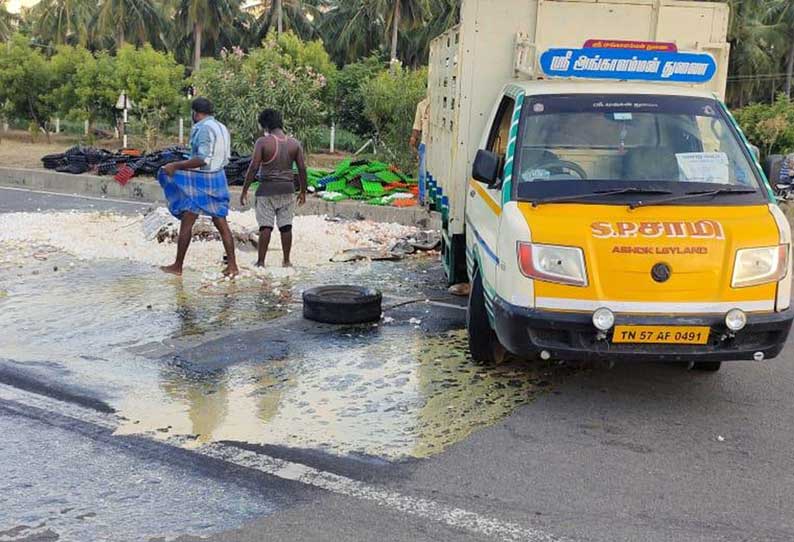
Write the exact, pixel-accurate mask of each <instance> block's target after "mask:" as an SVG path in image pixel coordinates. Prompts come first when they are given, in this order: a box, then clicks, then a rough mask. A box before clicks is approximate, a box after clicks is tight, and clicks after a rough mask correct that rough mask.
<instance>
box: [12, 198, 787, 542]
mask: <svg viewBox="0 0 794 542" xmlns="http://www.w3.org/2000/svg"><path fill="white" fill-rule="evenodd" d="M9 194H10V191H5V190H0V209H2V210H4V211H6V212H9V211H15V210H26V211H37V210H39V209H41V210H42V212H46V211H47V210H49V209H52V210H62V209H78V210H94V209H95V208H91V207H88V206H89V205H103V206H107V207H103V210H110V209H113V210H117V211H119V212H130V213H133V212H136V211H138V210H139V209H140V207H139V206H133V205H126V204H120V203H114V202H96V201H93V200H81V199H75V198H66V197H60V196H51V195H47V196H41V197H37V196H36V195H35V194H31V193H23V192H18V191H15V192H14V193H13V194H11V195H9ZM4 250H5V255H4V254H1V253H0V328H2V329H3V330H4V333H3V337H4V338H3V340H2V341H1V342H0V434H4V435H7V436H6V437H5V438H4V439H3V440H2V441H1V442H0V465H3V472H4V474H6V476H5V477H4V478H3V479H2V481H0V541H5V540H14V541H19V540H56V539H57V540H149V539H160V537H164V538H167V539H173V538H178V539H181V540H193V539H197V538H194V537H208V538H209V539H211V540H263V539H268V540H491V539H497V540H498V539H503V540H530V541H535V540H538V541H539V540H563V539H566V540H603V541H612V540H632V541H634V540H650V541H662V540H704V541H705V540H781V541H782V540H792V539H794V519H793V518H794V499H792V498H791V496H790V495H791V490H790V488H791V487H792V484H794V468H792V466H791V460H790V455H791V453H790V451H791V450H792V445H794V437H793V436H792V431H791V429H792V424H794V422H792V416H793V415H794V406H792V402H791V401H790V396H791V390H792V386H794V369H792V365H791V361H792V350H791V348H787V350H786V353H785V355H784V356H783V357H782V358H781V359H779V360H775V361H772V362H767V363H765V364H728V365H727V366H726V367H724V368H723V371H722V372H721V373H719V374H716V375H706V374H699V373H691V372H687V371H685V370H683V369H682V368H679V367H670V366H661V365H654V364H644V365H635V366H630V365H618V366H617V367H616V368H615V369H613V370H611V371H609V370H606V369H605V368H602V367H576V368H569V367H565V366H562V367H560V366H557V365H556V364H555V365H552V366H542V365H537V364H525V363H521V362H517V361H513V362H510V363H508V364H506V365H505V366H501V367H496V368H494V367H483V366H480V365H476V364H473V363H472V362H471V361H470V360H469V359H468V357H467V355H466V349H465V339H464V337H465V336H464V334H463V333H462V331H461V330H462V328H463V326H464V318H465V311H463V310H460V309H458V308H454V307H451V306H449V305H455V304H458V305H460V304H461V301H460V300H456V299H452V298H449V297H448V296H446V294H445V293H444V291H443V288H442V286H441V285H442V281H441V271H440V269H439V266H438V265H437V264H436V263H435V262H434V261H433V260H429V259H421V258H420V259H412V260H407V261H403V262H398V263H390V262H379V263H373V264H371V265H370V264H367V265H364V264H345V265H341V266H332V267H328V268H321V269H319V270H317V271H316V272H315V273H312V274H309V275H307V274H305V273H304V274H300V275H298V276H295V277H291V278H288V279H273V280H271V281H269V282H268V281H264V282H262V283H257V284H251V283H242V284H221V285H215V286H209V287H208V286H207V285H206V284H204V283H202V281H201V278H200V277H198V276H191V275H186V276H185V278H184V279H182V280H175V279H170V278H164V277H162V276H161V275H160V274H159V273H158V272H157V271H155V270H154V269H153V268H152V267H151V266H146V265H143V264H135V263H131V262H120V261H102V262H84V261H79V260H75V259H73V258H70V257H69V256H68V255H66V254H62V253H56V252H49V251H47V249H46V247H38V249H37V250H38V252H35V253H36V254H38V255H39V258H33V259H32V260H31V263H30V266H29V267H25V268H24V269H20V268H19V266H18V265H15V263H14V262H17V261H18V260H17V259H16V258H15V256H14V254H12V253H13V252H14V251H17V250H20V248H19V247H4ZM4 257H5V260H4ZM3 261H6V264H5V265H4V264H3ZM55 268H57V269H58V270H57V271H55ZM34 273H35V274H34ZM340 279H341V280H342V281H344V282H354V283H361V284H368V285H372V286H376V287H379V288H380V289H382V290H384V293H385V295H386V306H387V307H389V306H391V305H398V304H400V303H401V302H404V301H406V300H408V301H410V300H418V302H416V303H410V304H407V305H404V306H400V307H398V308H395V309H388V308H387V310H386V311H385V312H386V316H387V318H388V320H387V321H384V322H381V323H380V324H379V325H378V326H377V327H374V326H359V327H352V328H342V329H340V328H334V327H331V326H317V325H314V324H308V323H306V322H304V321H303V320H302V319H301V318H300V315H299V313H300V305H299V304H298V303H297V301H298V300H299V295H298V293H299V291H300V290H301V288H303V287H305V286H307V285H309V284H322V283H327V282H336V281H339V280H340ZM425 299H430V300H434V301H433V302H431V303H429V304H428V303H425V302H424V300H425ZM64 511H65V512H64Z"/></svg>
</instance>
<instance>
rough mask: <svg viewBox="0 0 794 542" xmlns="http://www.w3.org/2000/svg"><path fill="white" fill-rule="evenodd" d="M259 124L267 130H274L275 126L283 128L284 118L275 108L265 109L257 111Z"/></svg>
mask: <svg viewBox="0 0 794 542" xmlns="http://www.w3.org/2000/svg"><path fill="white" fill-rule="evenodd" d="M259 125H260V126H261V127H262V128H263V129H265V130H267V131H271V130H275V129H276V128H278V129H281V130H283V129H284V118H283V117H282V116H281V113H279V112H278V111H276V110H275V109H265V110H264V111H262V112H261V113H259Z"/></svg>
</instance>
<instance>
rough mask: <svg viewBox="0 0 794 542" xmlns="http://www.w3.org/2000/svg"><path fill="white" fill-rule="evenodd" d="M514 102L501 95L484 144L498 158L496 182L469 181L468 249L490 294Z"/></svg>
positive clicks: (495, 266)
mask: <svg viewBox="0 0 794 542" xmlns="http://www.w3.org/2000/svg"><path fill="white" fill-rule="evenodd" d="M514 107H515V100H514V99H513V98H511V97H509V96H504V97H503V98H502V101H501V103H500V104H499V107H498V109H497V111H496V115H495V116H494V119H493V122H492V123H491V125H490V127H489V131H488V137H487V139H486V141H485V149H486V150H489V151H491V152H494V153H496V154H498V155H499V157H500V159H501V172H500V182H499V183H497V184H496V185H495V186H493V187H490V188H489V187H488V185H486V184H485V183H481V182H478V181H475V180H473V179H472V180H471V183H470V186H469V201H468V205H467V207H466V215H467V221H468V224H467V227H468V228H469V234H470V235H471V237H472V239H471V240H470V241H469V246H474V245H475V244H476V245H477V246H476V251H477V255H478V257H479V262H478V263H479V265H480V272H481V276H482V279H483V283H484V286H485V289H486V292H489V291H490V292H489V293H492V292H493V288H494V287H495V286H496V270H497V266H498V264H499V257H498V256H497V238H498V235H499V219H500V216H501V214H502V183H501V181H502V180H504V172H505V163H506V162H507V161H508V160H509V157H508V156H507V155H508V148H509V142H510V126H511V123H512V118H513V109H514Z"/></svg>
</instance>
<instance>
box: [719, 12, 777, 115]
mask: <svg viewBox="0 0 794 542" xmlns="http://www.w3.org/2000/svg"><path fill="white" fill-rule="evenodd" d="M783 1H786V0H783ZM767 2H768V0H731V1H730V2H729V3H730V5H731V24H730V28H729V31H728V40H729V41H730V43H731V58H730V68H729V70H730V74H731V80H732V81H731V85H730V87H729V89H728V94H729V98H730V101H731V102H732V103H735V104H737V105H738V106H740V107H741V106H743V105H745V104H747V103H749V102H750V101H752V100H753V99H754V98H755V96H757V95H758V92H759V90H761V86H762V85H761V82H762V80H761V79H759V77H758V74H759V73H766V74H769V73H774V72H776V71H777V70H778V67H779V62H778V60H777V58H775V55H774V48H773V45H774V44H775V42H776V41H777V32H776V31H775V29H774V28H772V27H770V26H769V25H767V24H765V22H766V17H767V10H766V4H767Z"/></svg>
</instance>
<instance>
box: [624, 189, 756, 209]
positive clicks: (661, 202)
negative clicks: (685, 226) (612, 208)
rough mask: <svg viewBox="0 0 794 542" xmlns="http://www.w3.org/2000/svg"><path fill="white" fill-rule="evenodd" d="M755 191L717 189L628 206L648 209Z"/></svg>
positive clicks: (753, 191)
mask: <svg viewBox="0 0 794 542" xmlns="http://www.w3.org/2000/svg"><path fill="white" fill-rule="evenodd" d="M755 193H756V190H755V189H754V188H718V189H716V190H698V191H696V192H687V193H686V194H682V195H680V196H673V197H671V198H661V199H656V200H652V201H637V202H635V203H631V204H630V205H629V208H630V209H636V208H638V207H648V206H649V205H664V204H666V203H672V202H675V201H683V200H688V199H694V198H705V197H709V196H711V197H714V196H723V195H728V194H755Z"/></svg>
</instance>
